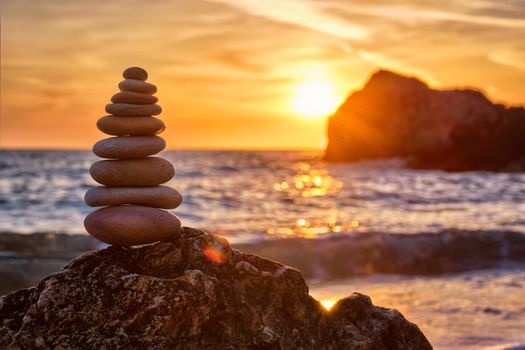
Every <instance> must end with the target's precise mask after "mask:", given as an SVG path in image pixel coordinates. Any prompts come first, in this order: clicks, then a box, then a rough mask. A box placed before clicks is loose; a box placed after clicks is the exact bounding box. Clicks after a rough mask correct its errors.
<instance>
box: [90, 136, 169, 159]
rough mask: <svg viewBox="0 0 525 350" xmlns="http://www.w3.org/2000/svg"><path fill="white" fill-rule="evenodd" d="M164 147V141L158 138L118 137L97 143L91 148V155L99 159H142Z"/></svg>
mask: <svg viewBox="0 0 525 350" xmlns="http://www.w3.org/2000/svg"><path fill="white" fill-rule="evenodd" d="M165 147H166V141H164V139H163V138H162V137H159V136H154V135H151V136H120V137H110V138H107V139H103V140H100V141H98V142H97V143H95V145H94V146H93V153H95V154H96V155H97V156H99V157H100V158H119V159H128V158H144V157H147V156H151V155H154V154H157V153H159V152H160V151H162V150H163V149H164V148H165Z"/></svg>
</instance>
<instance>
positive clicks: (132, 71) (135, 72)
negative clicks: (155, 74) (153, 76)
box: [122, 67, 148, 81]
mask: <svg viewBox="0 0 525 350" xmlns="http://www.w3.org/2000/svg"><path fill="white" fill-rule="evenodd" d="M122 76H123V77H124V79H135V80H142V81H145V80H146V79H148V72H146V71H145V70H144V69H142V68H139V67H130V68H128V69H126V70H125V71H124V73H122Z"/></svg>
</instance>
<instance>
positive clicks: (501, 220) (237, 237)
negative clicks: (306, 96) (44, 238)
mask: <svg viewBox="0 0 525 350" xmlns="http://www.w3.org/2000/svg"><path fill="white" fill-rule="evenodd" d="M162 156H163V157H166V158H167V159H169V160H170V161H172V162H173V163H174V164H175V167H176V169H177V174H176V176H175V178H174V179H173V180H172V181H171V182H170V183H169V185H170V186H173V187H175V188H176V189H178V190H179V191H180V192H181V193H182V194H183V195H184V203H183V204H182V205H181V207H180V208H179V209H177V210H175V212H176V213H177V215H179V216H180V217H181V218H182V219H183V221H184V224H186V225H189V226H196V227H200V228H205V229H208V230H210V231H213V232H215V233H218V234H221V235H223V236H226V237H227V238H228V239H230V241H232V242H240V241H253V240H259V239H268V238H276V237H277V238H281V237H291V236H304V237H320V236H325V235H331V234H344V233H348V232H367V231H376V232H385V233H405V234H411V233H420V232H439V231H441V230H443V229H446V228H459V229H474V230H492V229H495V230H504V229H510V230H515V231H519V232H525V219H524V218H523V215H522V213H523V212H524V211H525V174H522V173H490V172H467V173H446V172H441V171H415V170H409V169H404V168H403V167H402V165H403V163H402V162H401V161H398V160H390V161H381V162H365V163H357V164H327V163H324V162H322V161H321V153H320V152H218V151H217V152H196V151H181V152H169V151H168V152H164V153H163V154H162ZM96 160H97V159H96V157H95V156H93V155H92V154H91V153H90V152H46V151H40V152H29V151H25V152H8V151H2V152H0V231H11V232H20V233H29V232H36V231H54V232H57V231H59V232H67V233H85V230H84V228H83V226H82V222H83V218H84V217H85V215H86V214H87V213H89V212H90V211H92V208H89V207H87V206H86V205H85V204H84V203H83V195H84V193H85V192H86V190H87V189H89V188H90V187H92V186H95V185H96V183H95V181H94V180H92V179H91V177H90V176H89V173H88V169H89V166H90V165H91V164H92V163H93V162H94V161H96Z"/></svg>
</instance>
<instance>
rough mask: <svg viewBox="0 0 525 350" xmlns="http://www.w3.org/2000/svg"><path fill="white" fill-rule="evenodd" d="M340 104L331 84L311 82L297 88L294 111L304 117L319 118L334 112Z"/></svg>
mask: <svg viewBox="0 0 525 350" xmlns="http://www.w3.org/2000/svg"><path fill="white" fill-rule="evenodd" d="M339 103H340V97H339V96H338V95H337V93H336V92H335V91H334V89H333V87H332V85H331V84H329V83H327V82H323V81H310V82H306V83H304V84H302V85H299V86H298V87H297V90H296V92H295V98H294V99H293V109H294V111H295V112H296V113H298V114H299V115H301V116H302V117H306V118H318V117H324V116H326V115H329V114H331V113H332V112H334V111H335V109H336V108H337V106H338V105H339Z"/></svg>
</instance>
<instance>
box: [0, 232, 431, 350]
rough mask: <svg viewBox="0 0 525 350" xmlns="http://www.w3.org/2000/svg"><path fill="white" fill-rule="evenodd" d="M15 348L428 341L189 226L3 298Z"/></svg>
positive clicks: (361, 303)
mask: <svg viewBox="0 0 525 350" xmlns="http://www.w3.org/2000/svg"><path fill="white" fill-rule="evenodd" d="M2 346H3V347H10V348H15V349H17V348H18V349H21V348H23V349H29V348H31V349H38V348H50V349H81V348H82V349H116V348H137V349H139V348H140V349H334V350H335V349H360V350H366V349H418V350H424V349H431V348H432V347H431V345H430V344H429V342H428V341H427V340H426V338H425V337H424V335H423V334H422V333H421V331H420V330H419V329H418V327H417V326H416V325H414V324H412V323H410V322H408V321H407V320H406V319H405V318H404V317H403V316H402V315H401V314H400V313H399V312H397V311H395V310H390V309H384V308H380V307H376V306H374V305H372V303H371V301H370V299H369V298H368V297H367V296H364V295H361V294H357V293H354V294H353V295H351V296H350V297H347V298H345V299H342V300H340V301H339V302H338V303H337V304H336V305H335V306H334V307H333V308H332V310H331V311H330V312H327V311H324V309H323V308H322V307H321V305H320V304H319V302H317V301H316V300H314V299H313V298H312V297H310V296H309V295H308V287H307V285H306V283H305V281H304V280H303V278H302V276H301V274H300V273H299V272H298V271H297V270H294V269H292V268H290V267H286V266H284V265H281V264H279V263H276V262H273V261H269V260H266V259H263V258H260V257H258V256H255V255H250V254H243V253H241V252H240V251H237V250H235V249H231V248H230V247H229V245H228V242H226V241H225V240H223V239H220V238H217V237H214V236H212V235H210V234H208V233H206V232H203V231H200V230H196V229H191V228H184V229H183V230H182V231H181V236H180V237H179V238H177V239H176V240H173V241H165V242H160V243H156V244H154V245H149V246H144V247H140V248H133V249H126V248H121V247H110V248H107V249H104V250H99V251H96V252H93V253H88V254H85V255H83V256H80V257H78V258H76V259H74V260H73V261H71V263H70V264H69V265H67V266H65V267H64V268H63V269H62V270H61V271H59V272H57V273H55V274H52V275H50V276H48V277H46V278H45V279H43V280H42V281H41V282H40V283H39V284H38V285H37V287H36V288H29V289H23V290H19V291H17V292H13V293H11V294H8V295H6V296H4V297H2V298H0V347H2Z"/></svg>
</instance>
